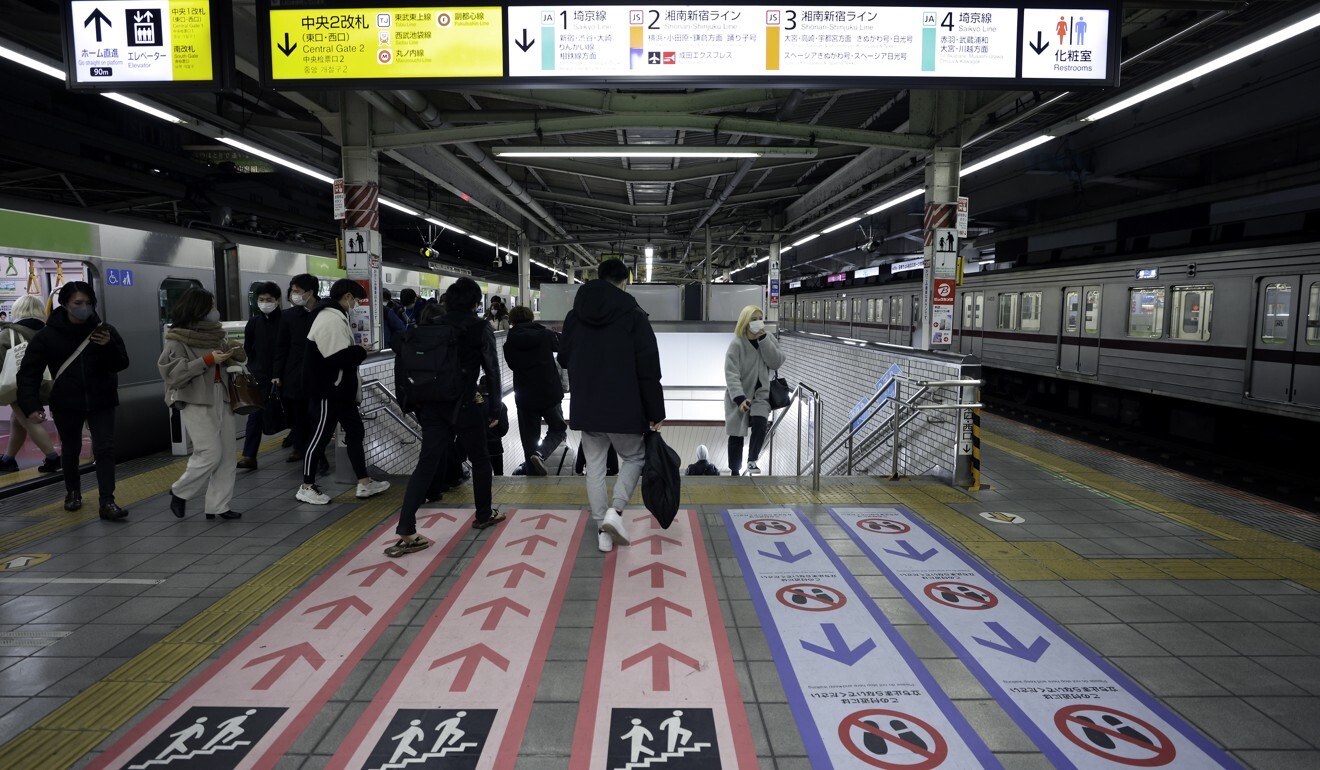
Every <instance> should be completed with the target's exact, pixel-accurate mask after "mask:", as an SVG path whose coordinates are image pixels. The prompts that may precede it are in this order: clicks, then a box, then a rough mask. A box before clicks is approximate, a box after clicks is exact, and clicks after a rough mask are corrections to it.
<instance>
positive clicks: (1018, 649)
mask: <svg viewBox="0 0 1320 770" xmlns="http://www.w3.org/2000/svg"><path fill="white" fill-rule="evenodd" d="M985 625H986V627H987V628H989V629H990V631H991V632H992V633H994V634H995V636H998V637H999V639H1000V641H1002V642H1003V644H1000V643H999V642H987V641H986V640H984V639H982V638H980V637H977V636H973V637H972V639H973V640H974V641H975V642H976V643H977V644H979V645H981V646H982V647H989V648H990V649H992V650H998V651H999V652H1002V653H1006V654H1008V655H1012V656H1013V657H1015V658H1022V659H1023V660H1029V661H1031V662H1032V663H1035V662H1036V661H1038V660H1040V656H1042V655H1044V654H1045V651H1046V650H1048V649H1049V647H1050V643H1049V642H1047V641H1045V637H1043V636H1038V637H1036V641H1034V642H1032V643H1031V646H1027V645H1025V644H1023V643H1022V642H1020V641H1018V638H1017V637H1016V636H1013V634H1011V633H1009V631H1008V629H1006V628H1004V627H1003V626H1001V625H999V624H998V623H994V622H987V623H986V624H985Z"/></svg>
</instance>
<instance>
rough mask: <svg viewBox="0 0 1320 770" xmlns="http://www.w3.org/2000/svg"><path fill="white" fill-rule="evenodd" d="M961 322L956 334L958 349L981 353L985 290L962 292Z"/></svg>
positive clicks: (974, 353)
mask: <svg viewBox="0 0 1320 770" xmlns="http://www.w3.org/2000/svg"><path fill="white" fill-rule="evenodd" d="M962 296H963V301H962V319H961V321H962V323H961V326H960V330H959V335H958V350H959V351H961V352H963V353H968V354H971V355H974V356H979V355H981V347H982V345H983V343H984V341H985V292H983V291H969V292H964V293H963V295H962Z"/></svg>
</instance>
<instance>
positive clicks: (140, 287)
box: [0, 200, 517, 459]
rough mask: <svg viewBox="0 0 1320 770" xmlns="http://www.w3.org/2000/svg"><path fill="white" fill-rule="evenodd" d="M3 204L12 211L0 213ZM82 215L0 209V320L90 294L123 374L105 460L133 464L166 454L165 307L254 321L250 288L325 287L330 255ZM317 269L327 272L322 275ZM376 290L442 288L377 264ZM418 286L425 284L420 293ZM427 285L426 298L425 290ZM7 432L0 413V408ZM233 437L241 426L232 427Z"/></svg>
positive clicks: (15, 206) (18, 206)
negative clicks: (17, 309)
mask: <svg viewBox="0 0 1320 770" xmlns="http://www.w3.org/2000/svg"><path fill="white" fill-rule="evenodd" d="M6 205H10V206H12V207H11V208H6V207H5V206H6ZM87 216H88V215H87V214H85V213H83V212H75V211H71V210H68V209H64V208H62V207H54V206H51V207H43V206H40V205H35V204H32V203H31V202H17V201H14V202H10V201H3V200H0V312H3V311H5V310H7V309H8V308H9V306H10V305H12V303H13V301H14V300H15V299H17V298H18V297H20V296H23V295H24V294H39V295H40V296H41V297H42V298H43V299H47V298H49V297H51V295H52V293H54V292H55V291H57V290H58V288H59V286H62V285H63V284H64V283H65V282H67V281H72V280H84V281H87V282H88V283H90V284H91V285H92V287H93V288H94V289H95V291H96V294H97V299H98V301H99V306H98V308H97V310H98V312H99V313H100V314H101V316H102V317H103V318H104V319H105V320H106V321H107V322H108V323H111V324H113V325H114V326H115V327H116V328H117V329H118V330H119V332H120V334H121V335H123V337H124V342H125V344H126V345H127V347H128V354H129V359H130V361H131V363H130V365H129V368H128V369H127V370H126V371H124V372H122V373H120V375H119V398H120V407H119V409H118V411H117V416H116V432H115V455H116V457H118V458H120V459H128V458H134V457H141V456H143V455H146V454H150V453H153V452H157V451H162V450H164V449H167V448H168V447H169V444H170V439H171V436H170V424H169V412H168V410H167V409H166V408H165V404H164V400H163V396H164V389H163V383H162V381H161V377H160V373H159V371H158V370H157V368H156V360H157V358H158V357H159V356H160V353H161V350H162V349H163V346H164V330H165V327H166V326H167V325H168V324H169V318H170V313H171V312H172V309H173V305H174V302H175V301H176V300H177V299H178V297H179V296H181V295H182V294H183V292H185V291H186V290H188V289H189V288H191V287H194V286H198V287H201V288H205V289H207V290H209V291H212V292H214V293H215V294H216V297H217V303H218V304H219V305H220V311H221V315H222V317H223V318H224V319H226V320H228V321H246V320H247V319H248V318H249V317H250V315H251V313H253V312H255V308H256V298H255V296H254V295H253V293H252V286H253V285H254V284H255V283H257V282H260V281H273V282H275V284H276V285H278V286H280V288H281V289H283V288H285V287H286V286H287V285H288V282H289V278H290V277H291V276H293V275H296V274H298V273H303V272H310V273H313V274H315V275H317V276H318V277H320V278H321V279H322V284H323V285H325V286H328V284H329V283H330V281H332V280H333V277H327V275H328V274H329V273H330V271H332V270H333V269H334V266H335V256H334V254H332V253H326V252H321V251H316V250H308V249H305V248H303V247H295V246H291V245H288V244H281V243H274V242H268V241H262V240H260V239H257V238H248V237H245V236H243V235H241V234H229V233H213V232H208V231H201V230H190V229H184V228H177V227H169V226H165V225H158V224H154V223H151V224H148V223H138V222H135V221H133V220H128V219H125V218H121V217H113V216H106V217H103V218H101V219H100V220H99V221H89V220H88V218H87ZM327 266H328V268H329V269H327ZM384 273H385V278H386V280H385V285H386V286H387V287H389V288H391V289H393V290H394V291H395V294H396V296H397V293H398V291H399V290H400V289H402V288H404V287H406V286H412V287H413V288H414V289H417V290H419V292H420V293H421V294H422V295H423V296H429V295H430V294H431V293H433V292H434V291H439V290H441V289H443V287H444V286H445V285H446V284H447V283H449V282H452V281H453V280H454V279H453V278H448V279H439V280H437V279H436V277H435V276H433V275H431V276H428V278H427V279H423V278H422V277H421V274H420V273H418V272H416V271H415V270H412V269H410V268H407V267H403V266H398V265H392V264H390V263H386V264H385V270H384ZM423 283H425V284H428V285H422V284H423ZM428 286H429V290H428ZM485 287H486V290H487V292H488V293H489V294H490V295H500V296H502V297H504V298H505V299H508V298H509V297H510V296H511V295H516V294H517V289H516V287H514V286H508V285H504V284H497V283H487V284H485ZM0 412H3V414H0V417H3V420H2V422H3V425H4V426H5V428H7V427H8V423H9V420H8V417H9V413H8V407H0ZM240 428H241V425H240Z"/></svg>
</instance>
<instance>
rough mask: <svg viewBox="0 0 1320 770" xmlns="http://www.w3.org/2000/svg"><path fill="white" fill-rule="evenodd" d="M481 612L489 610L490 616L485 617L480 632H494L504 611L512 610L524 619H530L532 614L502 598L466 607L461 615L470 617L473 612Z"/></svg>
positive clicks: (517, 604)
mask: <svg viewBox="0 0 1320 770" xmlns="http://www.w3.org/2000/svg"><path fill="white" fill-rule="evenodd" d="M482 610H490V614H489V615H487V616H486V622H485V623H482V624H481V630H482V631H494V630H495V628H496V627H497V626H499V624H500V618H502V617H504V613H505V611H506V610H513V611H514V612H516V613H518V614H519V615H522V616H523V617H524V618H526V617H530V616H531V614H532V611H531V610H529V609H527V608H526V607H524V606H522V605H521V604H519V603H518V602H515V601H513V600H512V599H506V598H504V597H503V596H501V597H500V598H498V599H491V600H490V601H488V602H482V603H481V604H475V605H473V606H471V607H468V608H467V609H466V610H463V614H464V615H465V616H466V615H471V614H472V613H474V612H481V611H482Z"/></svg>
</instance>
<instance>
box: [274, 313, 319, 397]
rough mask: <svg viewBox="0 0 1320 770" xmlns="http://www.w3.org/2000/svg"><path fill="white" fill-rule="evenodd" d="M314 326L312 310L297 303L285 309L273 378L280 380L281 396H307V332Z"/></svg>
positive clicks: (277, 337)
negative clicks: (304, 376) (305, 360)
mask: <svg viewBox="0 0 1320 770" xmlns="http://www.w3.org/2000/svg"><path fill="white" fill-rule="evenodd" d="M311 329H312V311H310V310H308V309H307V308H303V307H299V306H297V305H294V306H293V307H291V308H289V309H287V310H284V311H281V313H280V329H279V333H278V334H276V336H275V364H274V369H273V371H272V377H278V378H279V380H280V396H281V397H282V398H286V399H297V398H306V397H307V393H306V391H304V390H303V363H304V359H305V358H306V357H307V332H309V331H311Z"/></svg>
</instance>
